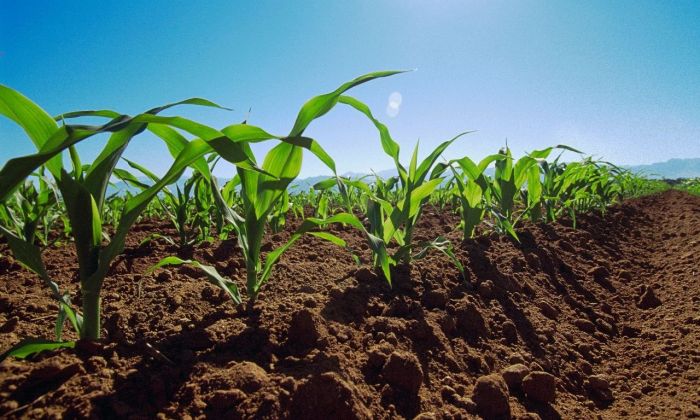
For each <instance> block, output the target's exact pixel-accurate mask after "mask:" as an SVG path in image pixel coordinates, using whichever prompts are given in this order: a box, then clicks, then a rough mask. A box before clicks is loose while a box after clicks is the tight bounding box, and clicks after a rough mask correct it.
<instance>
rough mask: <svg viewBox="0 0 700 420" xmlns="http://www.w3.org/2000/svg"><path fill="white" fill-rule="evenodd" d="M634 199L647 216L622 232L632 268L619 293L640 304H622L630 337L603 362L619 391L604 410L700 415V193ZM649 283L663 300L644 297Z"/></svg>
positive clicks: (657, 415) (660, 415) (645, 415)
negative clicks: (632, 229)
mask: <svg viewBox="0 0 700 420" xmlns="http://www.w3.org/2000/svg"><path fill="white" fill-rule="evenodd" d="M635 205H636V206H637V207H638V208H640V209H641V212H642V214H643V215H644V218H645V219H646V223H643V224H641V225H640V226H638V230H639V234H633V235H631V236H626V237H623V238H621V239H622V242H623V245H624V247H623V249H625V255H626V256H627V259H629V260H630V261H633V270H632V271H631V273H630V286H632V287H631V288H628V289H626V290H625V292H624V293H621V294H620V297H621V298H622V299H623V300H624V301H628V302H630V301H633V300H636V302H637V305H627V306H625V307H624V310H621V311H620V318H621V319H623V320H625V322H626V323H627V325H628V326H629V331H628V334H626V335H627V337H621V338H618V339H616V340H614V341H613V342H612V343H611V346H610V349H611V352H612V357H610V358H608V359H607V360H605V361H604V362H603V363H602V364H601V367H602V369H603V370H605V371H606V372H608V373H609V374H610V376H611V377H612V378H613V382H614V386H613V390H614V395H615V401H614V403H613V404H612V405H611V407H610V408H608V409H607V410H606V411H604V417H607V418H619V417H622V416H625V415H628V416H631V417H632V418H686V417H700V199H698V198H697V197H690V196H688V195H685V194H681V193H677V192H670V193H667V194H664V195H660V196H653V197H646V198H643V199H640V200H637V201H636V202H635ZM613 240H614V239H613ZM645 288H652V289H653V291H654V294H655V295H656V296H657V297H658V299H659V301H658V302H656V303H654V302H653V299H651V301H650V300H649V298H648V297H647V296H645V297H644V299H642V298H641V297H640V295H643V294H644V292H645ZM635 292H636V293H635ZM657 304H659V306H656V305H657ZM639 306H642V308H640V307H639Z"/></svg>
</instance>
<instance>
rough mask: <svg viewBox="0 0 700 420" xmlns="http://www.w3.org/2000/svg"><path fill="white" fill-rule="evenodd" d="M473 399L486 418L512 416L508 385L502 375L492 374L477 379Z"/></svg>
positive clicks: (480, 412)
mask: <svg viewBox="0 0 700 420" xmlns="http://www.w3.org/2000/svg"><path fill="white" fill-rule="evenodd" d="M472 401H474V403H475V404H476V409H477V411H478V412H479V414H481V415H482V416H484V417H485V418H489V419H491V418H503V417H505V418H508V417H510V403H509V402H508V386H507V385H506V382H505V381H504V380H503V378H502V377H501V376H500V375H496V374H491V375H486V376H482V377H480V378H479V379H477V380H476V385H474V391H473V393H472Z"/></svg>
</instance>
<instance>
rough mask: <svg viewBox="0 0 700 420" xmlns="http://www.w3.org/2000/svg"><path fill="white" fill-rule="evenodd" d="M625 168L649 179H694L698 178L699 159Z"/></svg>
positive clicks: (676, 160) (675, 160) (673, 160)
mask: <svg viewBox="0 0 700 420" xmlns="http://www.w3.org/2000/svg"><path fill="white" fill-rule="evenodd" d="M625 168H627V169H629V170H631V171H634V172H636V173H639V174H644V175H647V176H649V177H651V178H666V179H676V178H696V177H700V158H692V159H671V160H667V161H666V162H657V163H652V164H649V165H633V166H625Z"/></svg>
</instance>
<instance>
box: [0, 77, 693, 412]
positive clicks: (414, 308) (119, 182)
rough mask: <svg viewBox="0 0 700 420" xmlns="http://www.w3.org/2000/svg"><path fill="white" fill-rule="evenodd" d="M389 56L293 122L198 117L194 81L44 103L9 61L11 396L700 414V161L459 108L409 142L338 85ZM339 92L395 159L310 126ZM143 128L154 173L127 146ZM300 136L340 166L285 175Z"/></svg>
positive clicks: (0, 242) (249, 405)
mask: <svg viewBox="0 0 700 420" xmlns="http://www.w3.org/2000/svg"><path fill="white" fill-rule="evenodd" d="M399 73H402V72H400V71H382V72H375V73H369V74H365V75H363V76H360V77H357V78H355V79H353V80H350V81H348V82H346V83H343V84H340V85H339V86H338V87H337V89H335V90H333V91H330V92H328V93H322V94H320V95H318V96H315V97H312V98H311V99H309V100H308V101H307V102H306V103H304V104H303V105H302V106H301V108H300V109H299V111H298V113H297V114H296V119H295V120H294V124H293V126H292V127H291V129H290V130H289V132H288V133H287V134H286V135H277V134H271V133H270V132H268V131H267V130H266V129H265V128H263V127H258V126H255V125H251V124H248V123H247V122H232V123H231V124H230V125H228V126H225V127H223V128H215V127H210V126H208V125H205V124H203V123H200V122H198V121H196V120H194V119H193V118H191V117H188V115H189V112H190V110H191V109H192V107H199V108H202V109H205V111H206V108H221V106H219V105H218V104H215V103H213V102H211V101H209V100H206V99H202V98H190V99H186V100H183V101H180V102H177V103H171V104H167V105H163V106H159V107H156V108H152V109H149V110H146V111H145V112H143V113H140V114H136V115H126V114H122V113H120V112H117V111H112V110H91V111H70V110H67V111H66V112H65V113H62V114H60V115H56V116H51V115H49V114H48V113H47V112H46V111H44V110H43V109H42V108H41V107H40V105H38V103H40V102H41V98H33V99H36V103H35V102H34V100H33V99H29V98H27V97H26V96H24V95H22V94H21V93H20V92H18V91H16V90H14V89H12V88H10V87H6V86H2V85H0V114H1V115H2V116H3V117H5V118H6V119H7V120H10V121H12V122H14V123H15V124H17V125H18V126H19V127H20V128H21V129H22V130H23V131H24V132H25V133H26V137H27V139H26V141H27V142H31V143H33V145H34V146H35V148H36V152H35V153H33V154H29V155H25V156H17V157H15V158H13V159H10V160H9V161H7V162H6V163H5V164H4V166H3V167H2V168H1V169H0V200H1V201H0V202H1V205H0V279H1V281H0V287H1V288H2V294H1V295H0V351H2V352H3V353H2V355H1V356H0V358H1V359H2V362H1V363H0V417H3V418H62V417H66V418H83V417H93V418H154V417H157V418H185V417H189V418H202V417H208V418H317V419H327V418H333V417H336V418H340V419H350V418H420V419H431V418H470V417H478V416H481V417H483V418H511V417H513V418H522V419H526V418H527V419H535V418H543V419H553V418H596V417H598V416H602V417H603V418H620V417H629V418H648V417H661V418H683V417H693V416H695V417H698V416H700V394H698V384H700V367H699V366H700V313H699V312H698V309H697V308H698V307H700V287H699V284H698V281H699V280H698V279H699V277H698V268H699V267H700V265H699V264H698V262H699V261H700V260H699V259H698V253H699V252H700V189H699V188H700V183H699V182H698V179H689V180H683V181H680V182H678V183H672V185H669V184H668V183H666V182H665V181H659V180H651V179H647V178H644V177H641V176H639V175H636V174H635V173H633V172H631V171H629V170H627V169H624V168H621V167H618V166H616V165H614V164H612V163H609V162H606V161H604V160H600V159H597V158H593V157H590V156H587V155H586V154H585V152H586V151H585V150H577V149H576V148H573V147H570V146H568V145H565V144H559V145H552V146H551V147H547V148H544V149H540V150H532V151H530V152H528V153H526V154H523V155H522V156H517V155H514V153H513V152H512V150H511V149H510V148H509V147H508V146H507V145H504V146H503V147H501V148H496V149H494V150H493V151H492V154H490V155H488V156H486V157H483V158H481V159H473V158H471V157H469V156H464V157H461V158H456V159H446V158H444V157H443V156H444V155H445V152H446V151H448V150H450V147H452V146H453V145H454V144H455V143H458V142H461V141H466V140H465V139H468V137H469V136H470V134H471V133H469V132H463V133H455V134H454V136H453V137H451V138H447V139H445V140H444V142H442V143H440V144H439V145H438V146H437V147H435V148H434V149H432V150H422V149H420V148H419V145H418V144H416V146H415V147H414V148H412V149H410V150H405V149H404V150H402V149H401V148H400V146H399V142H398V141H397V140H396V139H394V138H393V137H392V134H391V133H390V131H389V129H388V127H387V126H386V125H385V124H384V123H383V122H382V121H381V120H380V119H379V116H378V114H377V113H374V112H373V111H372V110H371V109H370V107H369V106H368V105H366V104H365V103H364V102H363V101H361V100H360V99H359V98H357V97H355V96H350V95H353V88H355V87H357V86H359V85H364V84H367V85H368V86H372V85H375V84H379V83H381V80H379V79H385V78H393V77H395V76H396V75H397V74H399ZM337 107H344V108H346V109H350V110H351V111H353V112H357V113H359V115H360V116H362V118H363V119H364V120H365V121H366V124H368V126H370V127H373V129H376V131H375V133H376V143H375V144H376V150H375V152H376V153H384V154H385V155H386V156H387V157H388V158H390V159H391V161H393V163H394V169H395V175H394V176H388V177H380V176H378V175H371V176H354V177H353V176H343V175H341V174H340V173H339V171H338V168H337V167H336V162H335V160H334V157H333V156H331V155H330V154H329V153H327V151H326V149H325V147H324V146H325V145H326V144H327V143H326V142H327V140H326V139H323V138H311V137H308V136H307V135H306V134H305V133H306V131H307V128H308V127H309V126H310V125H312V124H314V121H315V120H317V119H323V118H324V116H325V115H326V114H328V113H332V112H333V111H334V108H337ZM198 112H202V111H201V109H200V110H198ZM86 121H89V122H90V123H91V124H97V125H89V124H86ZM95 121H101V122H99V123H95ZM142 133H150V134H151V135H153V136H154V137H156V138H157V139H159V140H161V141H162V142H163V143H164V144H165V145H166V146H167V150H168V151H169V152H170V155H171V160H170V162H171V164H170V165H171V166H170V168H169V169H168V170H167V171H166V172H165V174H163V175H157V174H155V173H154V172H153V171H152V170H151V169H149V167H148V164H147V162H143V161H142V162H139V161H134V160H130V159H127V158H125V155H124V154H125V152H126V151H127V150H128V149H129V147H130V145H131V142H132V141H133V140H134V139H136V138H138V137H139V136H140V135H142ZM95 138H106V139H108V140H107V141H106V143H105V145H104V148H103V149H102V150H101V152H100V153H99V154H98V155H97V157H96V158H95V159H94V160H92V161H86V160H85V159H82V158H81V156H80V154H79V152H78V147H77V146H78V145H79V144H82V143H89V142H93V141H95ZM263 142H264V143H267V144H269V145H270V146H271V148H270V149H269V151H268V152H267V153H265V154H264V155H257V156H256V153H255V152H254V148H253V147H252V146H254V145H255V144H258V143H263ZM304 159H316V160H318V161H320V162H322V164H323V165H325V167H326V168H327V169H328V171H329V172H330V173H332V174H333V175H331V176H328V177H326V178H324V179H322V180H320V181H319V182H317V183H316V184H314V185H313V186H312V187H311V188H309V189H300V188H297V187H296V184H295V181H296V180H297V178H298V177H299V174H300V172H301V170H302V167H303V162H304ZM221 162H228V163H231V164H232V165H233V167H234V168H235V169H233V170H232V173H231V174H230V176H228V177H226V178H219V177H216V176H214V175H213V173H214V170H215V168H216V166H217V165H218V164H220V163H221Z"/></svg>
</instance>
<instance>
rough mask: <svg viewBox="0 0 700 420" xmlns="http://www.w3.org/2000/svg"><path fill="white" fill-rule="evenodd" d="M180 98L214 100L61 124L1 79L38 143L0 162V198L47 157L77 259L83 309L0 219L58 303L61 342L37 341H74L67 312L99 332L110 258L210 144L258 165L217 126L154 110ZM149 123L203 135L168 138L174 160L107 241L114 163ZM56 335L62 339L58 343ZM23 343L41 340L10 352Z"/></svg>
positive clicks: (91, 334)
mask: <svg viewBox="0 0 700 420" xmlns="http://www.w3.org/2000/svg"><path fill="white" fill-rule="evenodd" d="M180 104H194V105H204V106H217V105H215V104H213V103H211V102H209V101H205V100H202V99H196V98H195V99H189V100H185V101H182V102H178V103H174V104H169V105H166V106H163V107H159V108H154V109H152V110H150V111H147V112H146V113H144V114H139V115H137V116H135V117H130V116H127V115H121V114H118V113H116V112H113V111H81V112H77V113H70V114H64V115H62V116H60V117H59V119H60V120H64V119H68V118H76V117H81V116H91V117H106V118H108V119H109V121H108V122H107V123H106V124H104V125H100V126H86V125H72V124H64V125H61V126H58V124H57V123H56V121H55V120H54V119H53V118H51V117H50V116H49V115H48V114H47V113H46V112H45V111H44V110H43V109H41V108H40V107H39V106H37V105H36V104H34V103H33V102H32V101H30V100H29V99H27V98H26V97H24V96H22V95H21V94H19V93H18V92H16V91H14V90H12V89H10V88H7V87H5V86H0V114H2V115H4V116H6V117H8V118H10V119H11V120H13V121H15V122H16V123H17V124H18V125H19V126H20V127H21V128H23V129H24V131H25V132H26V133H27V135H28V136H29V138H30V139H31V140H32V142H33V143H34V144H35V146H36V147H37V149H38V152H37V153H35V154H32V155H28V156H24V157H20V158H15V159H11V160H10V161H8V162H7V163H6V164H5V166H4V167H3V168H2V169H1V170H0V201H5V200H6V199H7V198H8V196H10V194H11V193H12V192H13V191H15V190H16V189H17V188H18V187H19V186H20V185H21V184H22V182H23V181H24V180H25V179H26V178H27V177H28V176H29V175H30V174H31V173H32V172H34V171H36V170H37V169H38V168H40V167H41V166H44V165H45V166H46V168H47V170H48V171H49V172H50V173H51V175H52V176H53V178H54V179H55V181H56V184H57V187H58V190H59V191H60V194H61V198H62V199H63V202H64V203H65V206H66V211H67V214H68V219H69V220H70V222H71V227H72V230H71V235H72V237H73V241H74V245H75V249H76V254H77V259H78V267H79V268H78V272H79V279H80V291H81V300H82V311H80V312H78V311H75V310H74V309H73V306H72V304H71V301H70V297H69V296H68V294H67V293H63V292H61V291H60V289H59V287H58V285H57V284H56V283H55V282H54V281H53V280H52V279H51V277H50V276H49V275H48V273H47V271H46V268H45V266H44V263H43V261H42V256H41V249H40V248H39V247H38V246H36V245H34V244H32V243H29V242H27V241H26V240H24V239H23V238H21V237H18V236H17V235H15V234H14V233H13V232H11V231H9V230H8V229H6V228H4V227H0V233H2V234H3V235H4V236H5V237H6V239H7V241H8V245H9V247H10V249H11V251H12V253H13V254H14V256H15V258H16V259H17V260H18V261H20V262H21V263H22V264H24V265H25V266H26V267H27V268H29V269H30V270H32V271H33V272H35V273H36V274H37V275H38V276H39V277H40V278H41V279H42V280H43V281H44V283H45V284H46V285H47V286H48V288H49V290H50V291H51V293H52V296H53V298H54V299H55V300H56V301H57V302H58V304H59V315H58V320H57V322H56V328H55V335H56V342H51V343H45V342H44V343H39V344H40V345H45V346H48V347H46V348H55V346H60V345H64V346H70V345H72V343H62V342H61V335H62V331H63V324H64V321H65V320H66V319H68V320H69V321H70V324H71V325H72V326H73V328H74V329H75V330H76V332H77V333H78V334H79V336H80V338H81V339H86V340H97V339H99V338H100V319H101V309H100V292H101V288H102V284H103V282H104V280H105V278H106V276H107V273H108V271H109V268H110V264H111V262H112V260H113V259H114V258H115V257H116V256H117V255H118V254H119V253H120V252H121V251H122V249H123V247H124V242H125V239H126V235H127V233H128V231H129V230H130V228H131V226H132V225H133V223H134V222H135V221H136V220H137V218H138V217H139V215H140V214H141V213H142V212H143V211H144V210H145V209H146V207H147V206H148V204H149V202H150V201H151V200H152V199H153V198H154V197H155V196H156V195H157V194H158V192H159V191H160V190H161V189H162V188H163V187H164V186H165V185H167V184H169V183H172V182H174V181H175V180H176V179H177V178H179V176H180V174H181V173H182V172H183V171H184V169H185V168H187V167H188V166H190V165H199V162H198V161H199V160H201V161H202V163H203V164H206V162H205V161H204V160H203V157H204V155H205V154H207V153H210V152H211V151H212V150H213V148H212V147H213V146H210V145H212V144H214V145H216V147H218V148H220V149H222V150H226V151H228V152H229V153H230V155H231V157H234V156H238V159H233V158H232V159H231V160H233V161H235V163H236V164H237V165H241V166H246V167H247V168H250V169H254V168H257V167H256V166H255V164H254V163H253V162H252V161H250V160H249V159H248V158H247V157H246V155H245V153H243V151H242V149H241V147H240V145H238V144H237V143H236V142H235V141H232V140H231V139H229V138H228V137H226V136H225V135H223V134H221V133H219V132H217V131H216V130H213V129H210V128H208V127H206V126H203V125H201V124H198V123H195V122H193V121H190V120H186V119H183V118H179V117H159V116H158V115H157V114H158V113H160V112H161V111H163V110H165V109H168V108H171V107H173V106H175V105H180ZM151 124H155V125H159V126H160V125H162V127H167V125H175V126H178V127H179V128H181V129H183V130H186V131H190V132H191V133H192V134H195V135H198V136H200V137H202V138H201V139H198V141H192V142H188V141H187V140H184V139H182V140H183V142H178V140H177V139H173V138H171V139H170V140H171V143H168V146H169V148H170V149H171V152H172V151H176V152H177V158H176V159H175V162H174V163H173V166H172V167H171V168H170V170H169V171H168V173H167V174H166V176H165V177H163V178H162V179H161V180H160V181H159V182H157V183H156V184H154V185H153V186H151V187H150V188H148V189H147V190H145V191H143V192H141V193H140V194H138V195H136V196H134V197H133V198H131V199H129V200H128V201H127V202H126V205H125V207H124V210H123V212H122V214H121V217H120V222H119V225H118V227H117V229H116V231H115V233H114V235H113V236H112V237H111V238H110V240H109V242H108V243H106V244H104V243H103V223H102V214H103V211H104V204H105V197H106V191H107V186H108V184H109V180H110V178H111V175H112V173H113V171H114V167H115V166H116V164H117V162H118V161H119V159H120V158H121V155H122V153H123V152H124V150H125V149H126V147H127V146H128V144H129V142H130V141H131V139H132V138H133V137H134V136H136V135H138V134H139V133H141V132H142V131H144V130H145V129H147V128H149V126H151ZM162 127H160V128H162ZM167 128H168V129H170V128H169V127H167ZM156 129H159V128H156ZM100 133H111V135H110V138H109V141H108V142H107V145H106V146H105V147H104V149H103V150H102V152H101V153H100V154H99V155H98V157H97V158H96V160H95V161H94V162H93V163H92V164H90V165H87V166H83V165H82V163H81V162H80V159H79V156H78V153H77V151H76V150H75V149H74V146H75V145H76V144H77V143H79V142H81V141H84V140H85V139H88V138H90V137H92V136H94V135H96V134H100ZM67 149H68V150H70V157H71V161H72V164H73V165H72V166H73V168H72V170H71V171H70V172H69V171H67V170H66V168H65V167H64V166H63V161H62V156H61V155H62V152H63V151H65V150H67ZM57 342H58V343H60V344H56V343H57ZM25 344H26V345H31V346H32V347H31V348H32V349H35V350H36V349H37V342H36V341H34V342H25V343H20V345H19V346H16V347H15V348H13V349H11V350H10V352H8V353H7V354H6V355H17V354H24V352H26V347H25V346H24V345H25ZM52 346H53V347H52ZM39 350H40V349H39Z"/></svg>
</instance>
